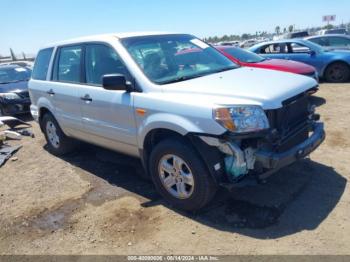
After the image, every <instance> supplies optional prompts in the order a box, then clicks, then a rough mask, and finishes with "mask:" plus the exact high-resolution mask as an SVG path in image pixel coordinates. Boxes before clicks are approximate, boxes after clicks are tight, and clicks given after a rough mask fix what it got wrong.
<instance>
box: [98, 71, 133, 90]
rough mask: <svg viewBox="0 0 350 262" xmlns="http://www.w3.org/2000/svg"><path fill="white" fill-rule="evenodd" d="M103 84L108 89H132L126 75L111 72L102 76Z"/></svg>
mask: <svg viewBox="0 0 350 262" xmlns="http://www.w3.org/2000/svg"><path fill="white" fill-rule="evenodd" d="M102 86H103V88H104V89H106V90H125V91H127V92H131V91H132V85H131V83H130V82H129V81H127V80H126V78H125V76H124V75H121V74H110V75H104V76H102Z"/></svg>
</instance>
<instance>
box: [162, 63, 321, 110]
mask: <svg viewBox="0 0 350 262" xmlns="http://www.w3.org/2000/svg"><path fill="white" fill-rule="evenodd" d="M317 85H318V84H317V82H316V81H315V80H314V79H312V78H311V77H306V76H302V75H297V74H291V73H285V72H279V71H274V70H266V69H260V68H249V67H241V68H238V69H234V70H230V71H226V72H222V73H218V74H212V75H208V76H204V77H200V78H195V79H191V80H187V81H183V82H178V83H173V84H168V85H163V92H165V93H169V94H170V95H171V96H172V97H173V99H176V98H177V99H183V98H185V99H190V100H191V101H192V103H193V102H194V101H196V100H197V101H196V102H198V103H199V104H202V103H210V104H212V105H230V104H231V105H233V104H254V105H260V106H262V107H263V108H264V109H275V108H279V107H281V106H282V102H283V101H284V100H286V99H288V98H291V97H293V96H296V95H298V94H300V93H302V92H305V91H306V90H308V89H310V88H313V87H315V86H317Z"/></svg>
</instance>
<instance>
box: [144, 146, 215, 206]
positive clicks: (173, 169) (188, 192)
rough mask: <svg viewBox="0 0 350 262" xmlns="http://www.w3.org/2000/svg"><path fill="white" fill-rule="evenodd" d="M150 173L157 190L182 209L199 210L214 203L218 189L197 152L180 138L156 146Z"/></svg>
mask: <svg viewBox="0 0 350 262" xmlns="http://www.w3.org/2000/svg"><path fill="white" fill-rule="evenodd" d="M150 173H151V177H152V180H153V182H154V184H155V186H156V189H157V191H158V192H159V193H160V194H161V195H162V196H163V197H164V199H165V200H166V201H168V202H169V203H170V204H172V205H174V206H175V207H177V208H179V209H183V210H188V211H194V210H198V209H200V208H202V207H204V206H205V205H207V204H208V203H209V202H210V200H211V199H212V198H213V196H214V195H215V192H216V190H217V184H216V182H215V181H214V180H213V178H212V177H211V176H210V174H209V171H208V170H207V168H206V167H205V165H204V163H203V161H202V160H201V159H200V158H199V156H198V155H197V153H196V152H195V151H194V150H193V148H192V147H191V146H189V145H188V144H186V143H185V142H184V141H181V140H178V139H176V140H175V139H174V140H165V141H162V142H160V143H159V144H158V145H156V147H155V148H154V149H153V151H152V153H151V156H150Z"/></svg>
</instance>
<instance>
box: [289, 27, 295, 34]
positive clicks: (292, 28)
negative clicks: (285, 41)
mask: <svg viewBox="0 0 350 262" xmlns="http://www.w3.org/2000/svg"><path fill="white" fill-rule="evenodd" d="M288 30H289V33H291V32H293V31H294V26H293V25H290V26H289V27H288Z"/></svg>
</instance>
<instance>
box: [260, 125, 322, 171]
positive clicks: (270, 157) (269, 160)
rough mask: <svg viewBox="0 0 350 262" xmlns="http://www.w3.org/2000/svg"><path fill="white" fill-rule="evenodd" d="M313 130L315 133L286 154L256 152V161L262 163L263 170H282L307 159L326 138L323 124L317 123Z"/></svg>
mask: <svg viewBox="0 0 350 262" xmlns="http://www.w3.org/2000/svg"><path fill="white" fill-rule="evenodd" d="M312 129H313V130H312V131H313V133H312V135H311V136H310V137H309V138H308V139H307V140H305V141H304V142H303V143H301V144H299V145H297V146H295V147H293V148H291V149H289V150H288V151H286V152H282V153H276V152H271V151H265V150H259V151H257V152H255V156H256V161H258V162H259V163H261V164H262V166H263V168H266V169H280V168H282V167H285V166H288V165H290V164H292V163H293V162H295V161H297V160H299V159H301V158H304V157H306V156H307V155H309V154H310V153H311V152H312V151H314V150H315V149H316V148H317V147H318V146H319V145H320V144H321V143H322V142H323V141H324V140H325V138H326V133H325V131H324V125H323V123H315V124H314V125H313V128H312Z"/></svg>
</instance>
